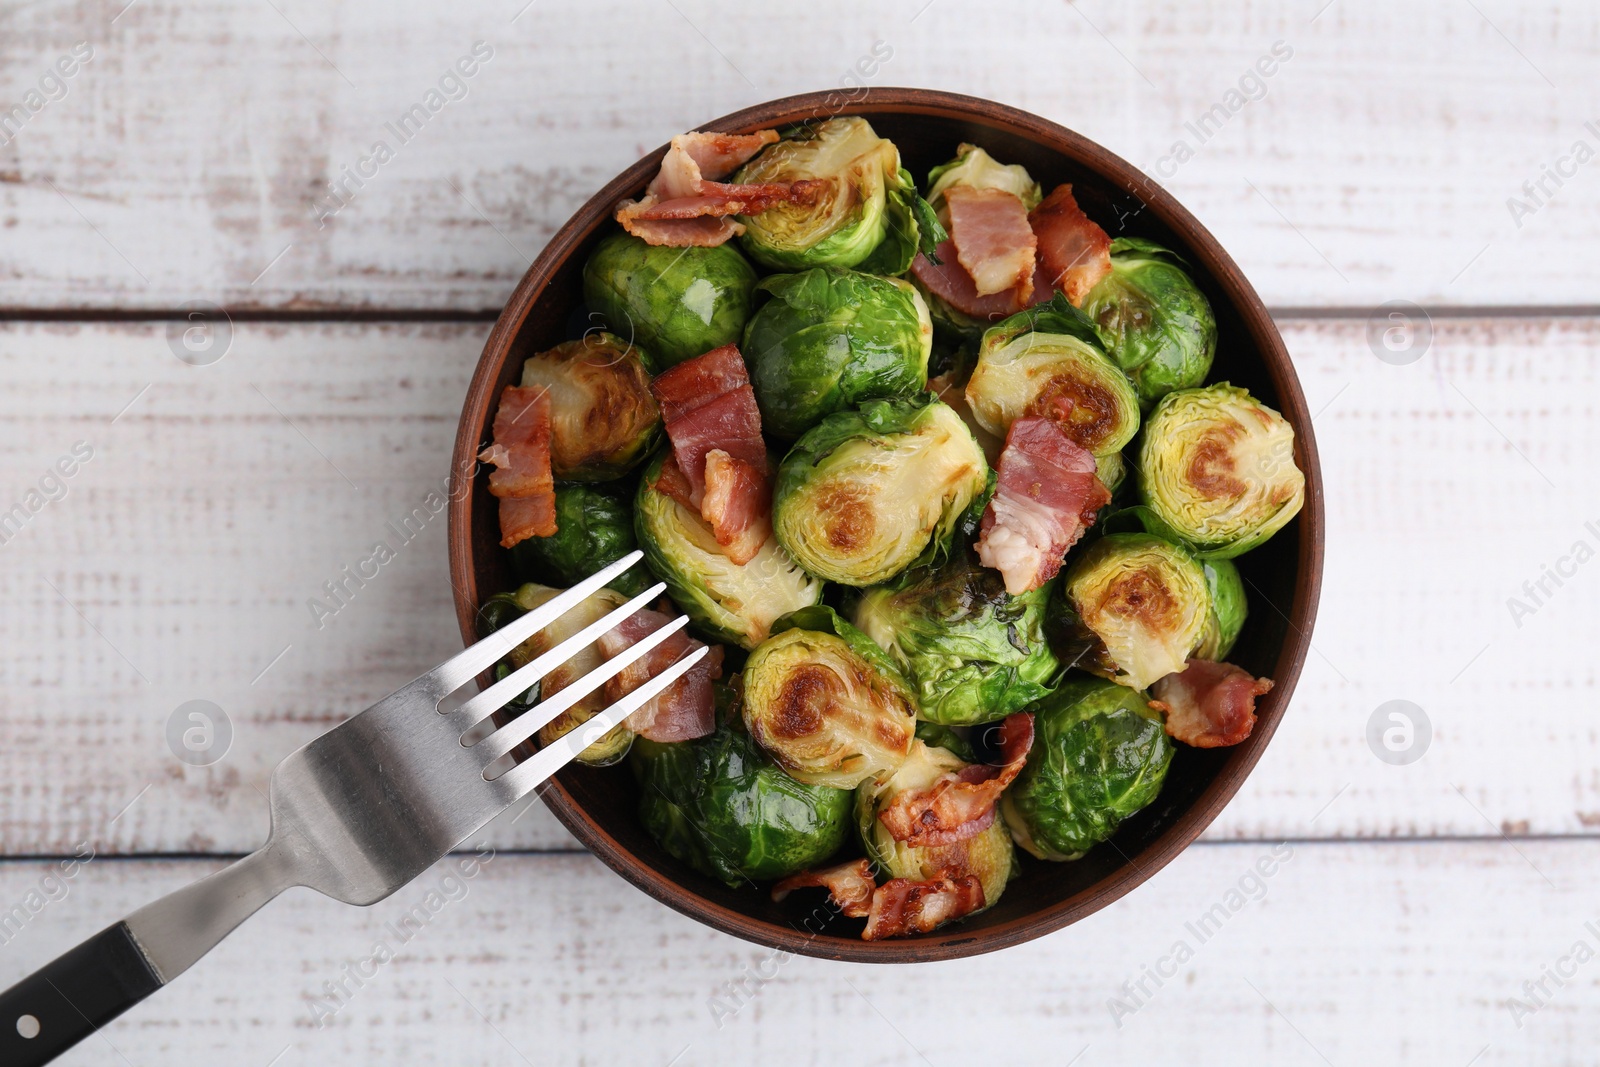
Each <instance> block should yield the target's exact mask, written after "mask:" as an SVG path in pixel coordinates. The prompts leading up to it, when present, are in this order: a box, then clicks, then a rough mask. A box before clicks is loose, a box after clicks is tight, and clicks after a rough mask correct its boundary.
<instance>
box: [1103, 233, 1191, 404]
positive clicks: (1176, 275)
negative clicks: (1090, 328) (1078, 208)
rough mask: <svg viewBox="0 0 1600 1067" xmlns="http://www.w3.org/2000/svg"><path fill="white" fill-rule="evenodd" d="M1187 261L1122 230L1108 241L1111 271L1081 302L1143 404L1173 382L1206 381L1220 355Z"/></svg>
mask: <svg viewBox="0 0 1600 1067" xmlns="http://www.w3.org/2000/svg"><path fill="white" fill-rule="evenodd" d="M1182 263H1183V261H1182V260H1180V259H1179V258H1178V257H1177V256H1176V255H1174V254H1173V253H1171V252H1169V251H1167V250H1166V249H1165V248H1162V247H1161V246H1160V245H1158V244H1155V243H1154V242H1152V241H1145V240H1142V239H1140V238H1137V237H1118V238H1117V239H1116V240H1114V241H1112V242H1111V273H1110V274H1108V275H1106V276H1105V277H1104V278H1102V279H1101V280H1100V282H1099V283H1098V284H1097V285H1096V286H1095V287H1094V288H1093V289H1091V290H1090V291H1089V295H1088V296H1086V297H1085V298H1084V302H1083V312H1084V314H1086V315H1088V316H1089V318H1090V319H1092V320H1093V321H1094V324H1095V329H1096V330H1097V331H1098V332H1099V334H1100V340H1101V341H1103V342H1104V343H1105V346H1106V351H1107V352H1108V353H1110V355H1111V358H1112V359H1113V360H1115V361H1116V364H1117V366H1119V367H1121V368H1122V370H1123V372H1124V373H1125V374H1127V376H1128V377H1129V379H1131V380H1132V382H1133V388H1134V391H1135V392H1137V393H1138V394H1139V403H1140V404H1141V405H1142V406H1143V407H1144V408H1146V409H1148V408H1149V407H1150V406H1151V405H1152V404H1154V403H1155V402H1156V401H1157V400H1160V399H1161V398H1162V397H1164V396H1166V395H1167V394H1168V393H1170V392H1172V391H1173V390H1174V389H1188V388H1191V387H1192V386H1196V385H1199V384H1200V383H1201V382H1203V381H1205V380H1206V374H1207V373H1208V372H1209V371H1210V370H1211V359H1212V357H1213V356H1214V355H1216V350H1217V319H1216V316H1215V315H1214V314H1212V312H1211V304H1210V302H1209V301H1208V300H1206V297H1205V294H1204V293H1202V292H1201V291H1200V290H1199V289H1198V288H1197V287H1196V286H1195V284H1194V282H1193V281H1192V280H1190V278H1189V275H1188V274H1186V273H1185V272H1184V269H1183V266H1182Z"/></svg>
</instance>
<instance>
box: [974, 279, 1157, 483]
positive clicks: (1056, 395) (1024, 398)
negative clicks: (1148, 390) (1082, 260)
mask: <svg viewBox="0 0 1600 1067" xmlns="http://www.w3.org/2000/svg"><path fill="white" fill-rule="evenodd" d="M967 402H968V403H969V404H971V405H972V414H973V416H974V417H975V418H976V419H977V420H978V422H979V423H980V424H981V425H982V426H983V428H984V429H986V430H988V431H989V432H990V433H992V434H994V435H995V436H997V437H1002V438H1003V437H1005V435H1006V431H1007V430H1009V429H1010V428H1011V423H1012V422H1013V421H1015V420H1016V419H1017V418H1018V417H1020V416H1022V415H1042V416H1044V417H1045V418H1047V419H1050V420H1052V421H1053V422H1055V424H1056V425H1057V426H1060V427H1061V432H1062V433H1064V434H1066V435H1067V436H1068V437H1069V438H1071V439H1072V440H1073V441H1074V442H1076V443H1077V444H1078V445H1080V446H1082V447H1083V448H1085V449H1087V450H1088V451H1090V452H1092V453H1094V454H1095V455H1096V456H1107V455H1110V454H1111V453H1113V452H1118V451H1120V450H1121V449H1122V446H1123V445H1126V444H1127V443H1128V442H1129V441H1131V440H1133V435H1134V434H1136V433H1137V432H1138V431H1139V398H1138V396H1137V395H1135V393H1134V391H1133V386H1132V385H1131V384H1130V383H1129V381H1128V378H1127V375H1125V374H1123V373H1122V371H1120V370H1119V369H1117V365H1116V364H1115V363H1113V362H1111V359H1110V358H1109V357H1108V356H1107V355H1106V354H1105V351H1104V350H1103V349H1102V348H1101V347H1100V340H1099V338H1098V337H1097V336H1096V335H1095V332H1094V326H1093V324H1092V323H1090V322H1089V320H1088V319H1086V318H1084V317H1083V313H1082V312H1080V311H1079V310H1078V309H1077V308H1075V307H1073V306H1072V305H1071V304H1069V303H1067V298H1066V297H1064V296H1062V295H1061V294H1060V293H1057V294H1056V295H1055V297H1054V298H1053V299H1052V300H1051V301H1050V302H1049V303H1046V304H1040V305H1039V306H1038V307H1035V308H1030V309H1029V310H1027V311H1021V312H1018V313H1017V314H1015V315H1012V316H1011V317H1010V318H1008V319H1003V320H1001V321H1000V322H999V323H996V324H995V325H994V326H992V327H990V328H989V329H988V330H985V331H984V334H983V342H982V344H981V345H980V346H979V349H978V365H977V366H976V367H975V368H974V369H973V371H972V378H971V379H970V380H969V381H968V382H967Z"/></svg>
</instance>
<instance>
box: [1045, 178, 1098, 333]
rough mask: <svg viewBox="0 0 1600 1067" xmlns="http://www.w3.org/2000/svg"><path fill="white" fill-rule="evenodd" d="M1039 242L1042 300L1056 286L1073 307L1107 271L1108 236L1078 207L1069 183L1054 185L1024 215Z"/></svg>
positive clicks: (1079, 304) (1077, 304)
mask: <svg viewBox="0 0 1600 1067" xmlns="http://www.w3.org/2000/svg"><path fill="white" fill-rule="evenodd" d="M1028 223H1029V225H1031V226H1032V227H1033V232H1034V236H1035V237H1036V238H1037V239H1038V242H1039V273H1040V275H1041V276H1042V277H1041V281H1042V285H1043V289H1044V299H1046V300H1048V299H1050V295H1051V293H1052V292H1054V291H1055V290H1056V289H1060V290H1061V291H1062V292H1063V293H1065V294H1066V297H1067V300H1068V302H1069V303H1071V304H1072V305H1073V306H1074V307H1079V306H1081V305H1082V304H1083V298H1084V297H1086V296H1088V295H1089V290H1090V289H1093V288H1094V287H1095V284H1096V283H1098V282H1099V281H1100V279H1101V278H1104V277H1105V276H1106V275H1107V274H1110V273H1111V238H1110V237H1109V236H1108V235H1107V234H1106V231H1104V230H1102V229H1101V228H1100V227H1099V226H1097V225H1095V222H1094V220H1093V219H1091V218H1089V216H1087V215H1085V214H1084V213H1083V209H1082V208H1080V207H1078V201H1077V200H1076V199H1074V198H1073V196H1072V186H1070V185H1058V186H1056V187H1055V190H1054V191H1053V192H1051V194H1050V195H1049V196H1047V197H1045V198H1044V199H1043V200H1041V201H1040V202H1039V206H1038V207H1036V208H1034V209H1033V211H1032V212H1031V213H1030V214H1029V215H1028Z"/></svg>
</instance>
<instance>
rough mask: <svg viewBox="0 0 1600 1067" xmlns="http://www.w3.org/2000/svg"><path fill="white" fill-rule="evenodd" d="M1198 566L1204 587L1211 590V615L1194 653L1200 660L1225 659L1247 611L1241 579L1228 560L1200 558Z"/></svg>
mask: <svg viewBox="0 0 1600 1067" xmlns="http://www.w3.org/2000/svg"><path fill="white" fill-rule="evenodd" d="M1200 566H1201V568H1202V569H1203V570H1204V571H1205V572H1206V587H1207V588H1208V589H1210V590H1211V615H1210V617H1209V618H1207V620H1206V632H1205V636H1204V637H1203V638H1201V639H1200V647H1199V648H1197V649H1195V650H1194V654H1195V655H1196V656H1197V657H1199V658H1200V659H1209V660H1221V659H1226V658H1227V656H1228V653H1229V652H1231V651H1232V650H1233V644H1234V642H1235V641H1237V640H1239V632H1240V631H1241V630H1243V629H1244V620H1245V617H1246V616H1247V615H1248V614H1249V604H1248V603H1247V601H1246V600H1245V595H1244V579H1243V578H1241V577H1240V576H1239V568H1238V567H1235V566H1234V565H1233V561H1232V560H1231V559H1208V560H1202V561H1201V563H1200Z"/></svg>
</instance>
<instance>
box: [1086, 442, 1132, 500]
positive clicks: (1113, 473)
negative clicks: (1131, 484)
mask: <svg viewBox="0 0 1600 1067" xmlns="http://www.w3.org/2000/svg"><path fill="white" fill-rule="evenodd" d="M1094 467H1095V470H1094V476H1095V477H1096V478H1099V479H1100V484H1101V485H1103V486H1105V487H1106V492H1108V493H1115V492H1116V491H1117V490H1118V489H1120V488H1121V487H1122V483H1123V481H1124V480H1125V479H1126V478H1127V477H1128V461H1127V460H1126V459H1125V458H1123V455H1122V453H1121V452H1107V453H1106V454H1105V455H1103V456H1096V457H1095V458H1094Z"/></svg>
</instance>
